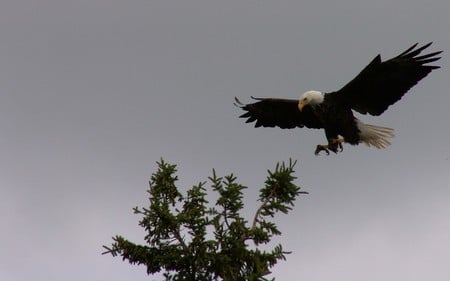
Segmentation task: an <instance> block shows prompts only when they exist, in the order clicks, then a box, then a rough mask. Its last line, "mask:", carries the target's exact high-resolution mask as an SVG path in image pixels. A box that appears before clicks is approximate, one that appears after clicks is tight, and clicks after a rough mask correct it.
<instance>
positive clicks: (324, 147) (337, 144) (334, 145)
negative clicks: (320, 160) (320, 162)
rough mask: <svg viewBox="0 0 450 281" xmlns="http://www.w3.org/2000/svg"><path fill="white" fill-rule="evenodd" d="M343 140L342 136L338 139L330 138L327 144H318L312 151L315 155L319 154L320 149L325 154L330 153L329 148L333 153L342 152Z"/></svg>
mask: <svg viewBox="0 0 450 281" xmlns="http://www.w3.org/2000/svg"><path fill="white" fill-rule="evenodd" d="M344 141H345V140H344V139H343V138H340V139H332V140H330V141H329V142H328V144H318V145H317V147H316V151H314V154H315V155H319V153H320V152H321V151H325V152H326V153H327V155H329V154H330V150H331V151H333V152H334V153H338V152H342V151H343V150H344V147H343V146H342V143H343V142H344Z"/></svg>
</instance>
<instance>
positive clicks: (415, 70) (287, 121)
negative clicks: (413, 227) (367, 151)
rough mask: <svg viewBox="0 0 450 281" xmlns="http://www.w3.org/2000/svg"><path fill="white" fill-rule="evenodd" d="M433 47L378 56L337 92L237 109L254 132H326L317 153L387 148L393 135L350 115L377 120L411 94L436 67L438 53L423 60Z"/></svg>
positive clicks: (265, 100) (259, 102) (265, 101)
mask: <svg viewBox="0 0 450 281" xmlns="http://www.w3.org/2000/svg"><path fill="white" fill-rule="evenodd" d="M430 45H431V43H428V44H426V45H424V46H422V47H419V48H416V47H417V43H416V44H414V45H413V46H411V47H410V48H408V49H407V50H406V51H404V52H403V53H401V54H400V55H398V56H396V57H394V58H392V59H389V60H386V61H382V60H381V56H380V55H377V56H376V57H375V58H374V59H373V60H372V61H371V62H370V63H369V64H368V65H367V66H366V67H365V68H364V69H363V70H362V71H361V72H360V73H359V74H358V75H357V76H356V77H355V78H354V79H353V80H351V81H350V82H349V83H348V84H346V85H345V86H344V87H343V88H342V89H340V90H338V91H336V92H330V93H323V92H320V91H307V92H305V93H303V94H302V95H301V96H300V99H299V100H293V99H280V98H254V97H252V98H253V99H254V100H256V102H255V103H250V104H243V103H241V102H240V101H239V99H238V98H235V100H236V102H235V105H236V106H238V107H240V108H242V109H243V110H244V111H245V113H244V114H242V115H241V116H239V117H241V118H247V120H246V123H251V122H254V121H256V123H255V127H279V128H281V129H293V128H303V127H307V128H311V129H324V130H325V136H326V138H327V144H319V145H317V147H316V150H315V154H316V155H318V154H319V153H320V152H321V151H325V152H326V153H327V154H330V152H329V151H332V152H334V153H337V152H338V151H342V150H343V145H342V144H343V143H349V144H351V145H358V144H360V143H364V144H366V145H367V146H372V147H376V148H385V147H387V146H388V145H390V144H391V139H392V138H393V137H394V130H393V129H391V128H387V127H382V126H375V125H369V124H365V123H363V122H361V121H360V120H359V119H357V118H356V117H355V116H354V114H353V111H356V112H358V113H361V114H370V115H373V116H379V115H381V114H382V113H383V112H384V111H385V110H386V109H387V108H388V107H389V106H390V105H392V104H394V103H395V102H397V101H399V100H400V99H401V98H402V97H403V95H404V94H406V92H408V90H409V89H411V88H412V87H413V86H414V85H416V84H417V83H418V82H419V81H420V80H421V79H423V78H424V77H425V76H427V75H428V74H429V73H430V72H431V71H432V70H433V69H437V68H439V66H435V65H428V63H431V62H434V61H437V60H439V59H440V57H437V55H439V54H440V53H442V51H439V52H433V53H429V54H425V55H421V53H422V51H423V50H425V49H426V48H428V47H429V46H430Z"/></svg>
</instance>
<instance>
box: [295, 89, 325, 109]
mask: <svg viewBox="0 0 450 281" xmlns="http://www.w3.org/2000/svg"><path fill="white" fill-rule="evenodd" d="M323 100H324V94H323V93H322V92H319V91H307V92H305V93H303V94H302V95H301V96H300V100H299V101H298V109H299V110H300V111H302V110H303V107H304V106H305V105H317V104H321V103H322V102H323Z"/></svg>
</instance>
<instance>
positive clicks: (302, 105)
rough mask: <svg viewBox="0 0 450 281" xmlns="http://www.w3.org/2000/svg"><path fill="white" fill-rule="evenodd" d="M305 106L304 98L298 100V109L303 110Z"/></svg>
mask: <svg viewBox="0 0 450 281" xmlns="http://www.w3.org/2000/svg"><path fill="white" fill-rule="evenodd" d="M304 106H305V102H304V101H303V100H301V101H299V102H298V110H300V111H302V109H303V107H304Z"/></svg>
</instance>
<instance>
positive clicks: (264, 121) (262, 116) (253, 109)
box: [235, 97, 323, 129]
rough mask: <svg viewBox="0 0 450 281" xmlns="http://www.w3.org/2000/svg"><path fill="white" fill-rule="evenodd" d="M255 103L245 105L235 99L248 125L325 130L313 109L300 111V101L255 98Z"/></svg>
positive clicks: (307, 108)
mask: <svg viewBox="0 0 450 281" xmlns="http://www.w3.org/2000/svg"><path fill="white" fill-rule="evenodd" d="M252 98H253V99H255V100H257V102H255V103H249V104H243V103H241V102H240V101H239V100H238V99H237V98H235V100H236V102H235V105H236V106H238V107H240V108H242V109H243V110H244V111H245V113H244V114H242V115H241V116H239V117H240V118H247V120H246V123H251V122H253V121H256V124H255V127H261V126H262V127H280V128H281V129H292V128H296V127H299V128H302V127H308V128H314V129H320V128H323V126H322V123H321V122H320V120H319V119H318V118H317V117H316V115H315V114H314V112H313V109H312V108H311V107H304V108H303V110H302V111H300V110H299V109H298V100H292V99H275V98H254V97H252Z"/></svg>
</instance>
